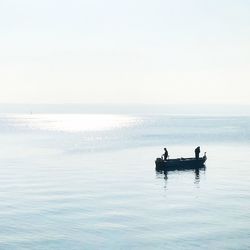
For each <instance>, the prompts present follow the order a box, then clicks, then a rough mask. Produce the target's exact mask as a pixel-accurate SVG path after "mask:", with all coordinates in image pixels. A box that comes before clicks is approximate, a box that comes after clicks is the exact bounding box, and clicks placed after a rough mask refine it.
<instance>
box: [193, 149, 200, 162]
mask: <svg viewBox="0 0 250 250" xmlns="http://www.w3.org/2000/svg"><path fill="white" fill-rule="evenodd" d="M194 152H195V158H196V160H198V159H199V154H200V152H201V150H200V147H197V148H196V149H195V151H194Z"/></svg>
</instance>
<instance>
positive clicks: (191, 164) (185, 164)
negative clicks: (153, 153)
mask: <svg viewBox="0 0 250 250" xmlns="http://www.w3.org/2000/svg"><path fill="white" fill-rule="evenodd" d="M206 160H207V157H206V156H204V157H202V158H199V159H195V158H178V159H170V160H166V161H164V160H163V159H161V158H157V159H156V160H155V166H156V170H157V171H161V170H163V171H164V170H185V169H187V170H188V169H197V168H204V167H205V162H206Z"/></svg>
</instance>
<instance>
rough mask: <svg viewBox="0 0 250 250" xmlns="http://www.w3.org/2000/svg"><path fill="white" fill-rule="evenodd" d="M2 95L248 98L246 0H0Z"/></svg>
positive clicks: (27, 99)
mask: <svg viewBox="0 0 250 250" xmlns="http://www.w3.org/2000/svg"><path fill="white" fill-rule="evenodd" d="M0 31H1V32H0V86H1V89H0V102H1V103H147V104H157V103H158V104H168V103H178V104H180V103H213V104H214V103H229V104H230V103H231V104H234V103H237V104H250V1H248V0H238V1H235V0H234V1H232V0H209V1H207V0H174V1H173V0H151V1H147V0H126V1H118V0H87V1H86V0H71V1H69V0H68V1H65V0H60V1H59V0H58V1H56V0H42V1H38V0H22V1H20V0H7V1H6V0H0Z"/></svg>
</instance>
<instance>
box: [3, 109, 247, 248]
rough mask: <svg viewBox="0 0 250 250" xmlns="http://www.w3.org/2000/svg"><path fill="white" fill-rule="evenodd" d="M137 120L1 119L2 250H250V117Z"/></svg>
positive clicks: (133, 115)
mask: <svg viewBox="0 0 250 250" xmlns="http://www.w3.org/2000/svg"><path fill="white" fill-rule="evenodd" d="M130 111H131V110H130ZM130 111H128V112H127V113H126V112H122V113H119V112H118V111H116V112H104V113H103V112H100V113H98V110H95V112H81V111H80V110H78V111H77V112H66V113H65V112H64V113H63V112H58V113H56V112H51V111H50V112H49V111H48V112H38V113H36V112H34V111H32V112H26V113H22V112H16V113H15V112H10V113H8V112H7V113H4V112H2V113H1V114H0V249H1V250H27V249H32V250H33V249H35V250H50V249H51V250H52V249H53V250H54V249H56V250H57V249H58V250H64V249H65V250H66V249H67V250H78V249H79V250H80V249H115V250H117V249H124V250H127V249H143V250H144V249H145V250H147V249H152V250H153V249H167V250H168V249H171V250H172V249H185V250H186V249H187V250H189V249H190V250H196V249H209V250H211V249H220V250H222V249H228V250H229V249H230V250H236V249H237V250H247V249H250V154H249V153H250V116H249V115H228V114H227V115H218V114H216V115H213V114H206V113H203V114H180V113H178V114H174V113H172V114H168V113H164V112H161V113H153V112H148V113H143V112H142V113H140V112H130ZM197 146H200V147H201V155H203V154H204V152H206V153H207V157H208V159H207V162H206V168H205V169H202V170H200V171H198V172H197V171H196V172H195V171H192V170H189V171H172V172H168V173H166V172H165V173H163V172H157V171H156V170H155V159H156V158H157V157H160V156H161V155H162V154H163V148H164V147H166V148H167V149H168V152H169V155H170V158H179V157H193V156H194V149H195V148H196V147H197Z"/></svg>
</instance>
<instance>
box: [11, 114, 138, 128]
mask: <svg viewBox="0 0 250 250" xmlns="http://www.w3.org/2000/svg"><path fill="white" fill-rule="evenodd" d="M8 118H10V119H12V120H14V123H15V125H16V126H19V127H28V128H30V129H39V130H49V131H61V132H84V131H103V130H111V129H118V128H123V127H131V126H134V125H136V124H137V123H138V122H139V119H138V118H136V117H132V116H127V115H111V114H32V115H11V116H9V117H8Z"/></svg>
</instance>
